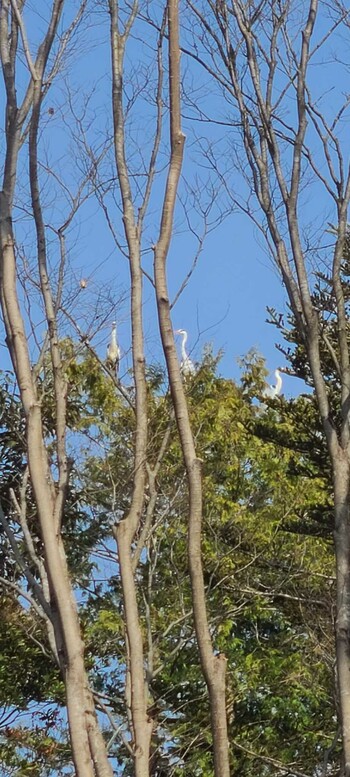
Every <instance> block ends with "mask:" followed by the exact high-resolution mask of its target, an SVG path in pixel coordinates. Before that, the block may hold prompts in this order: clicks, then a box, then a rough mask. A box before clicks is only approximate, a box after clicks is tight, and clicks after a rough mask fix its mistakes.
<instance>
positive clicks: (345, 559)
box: [334, 454, 350, 777]
mask: <svg viewBox="0 0 350 777" xmlns="http://www.w3.org/2000/svg"><path fill="white" fill-rule="evenodd" d="M334 510H335V529H334V546H335V557H336V579H337V606H336V621H335V642H336V657H337V669H338V687H339V706H340V715H341V725H342V737H343V769H344V777H349V775H350V516H349V461H348V457H347V455H346V454H343V455H340V456H339V462H338V463H337V464H335V466H334Z"/></svg>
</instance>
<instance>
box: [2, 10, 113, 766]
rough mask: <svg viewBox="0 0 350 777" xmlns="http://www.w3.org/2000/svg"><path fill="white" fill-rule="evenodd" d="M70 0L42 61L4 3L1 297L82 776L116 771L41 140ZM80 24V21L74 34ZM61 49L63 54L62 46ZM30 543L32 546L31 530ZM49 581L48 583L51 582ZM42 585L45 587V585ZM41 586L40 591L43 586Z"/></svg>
mask: <svg viewBox="0 0 350 777" xmlns="http://www.w3.org/2000/svg"><path fill="white" fill-rule="evenodd" d="M63 4H64V3H63V0H54V2H53V3H52V4H51V8H50V16H49V23H48V26H47V31H46V34H45V36H44V38H43V39H42V42H41V44H40V46H39V48H38V51H37V55H36V57H35V59H33V58H32V56H31V53H30V48H29V44H28V40H27V35H26V30H25V26H24V21H23V18H22V15H21V14H22V10H23V5H24V3H20V4H19V5H17V2H16V0H11V2H9V0H3V2H2V4H1V9H0V52H1V64H2V72H3V79H4V85H5V91H6V150H5V164H4V174H3V180H2V190H1V192H0V297H1V307H2V313H3V318H4V322H5V327H6V335H7V343H8V348H9V352H10V356H11V359H12V363H13V367H14V370H15V373H16V377H17V381H18V386H19V390H20V396H21V400H22V405H23V410H24V414H25V419H26V441H27V461H28V474H29V478H30V482H31V486H32V489H33V494H34V499H35V504H36V509H37V517H38V522H39V526H40V533H41V538H42V542H43V551H44V567H45V569H44V570H43V575H42V580H43V590H42V591H41V592H40V590H39V594H40V597H39V598H40V601H41V602H42V604H43V605H44V608H45V612H46V613H47V617H48V619H49V621H50V623H49V624H48V630H49V636H51V637H52V639H53V640H54V644H53V652H54V655H55V657H56V659H57V660H58V662H59V666H60V669H61V673H62V677H63V680H64V683H65V689H66V700H67V712H68V722H69V732H70V739H71V746H72V755H73V761H74V766H75V770H76V774H77V777H111V775H112V769H111V766H110V764H109V761H108V757H107V753H106V748H105V745H104V741H103V737H102V735H101V731H100V730H99V728H98V726H97V718H96V713H95V707H94V700H93V696H92V693H91V691H90V688H89V682H88V677H87V673H86V670H85V664H84V644H83V641H82V638H81V632H80V624H79V618H78V611H77V605H76V601H75V598H74V593H73V589H72V583H71V580H70V576H69V571H68V568H67V560H66V555H65V550H64V546H63V542H62V537H61V533H60V527H61V518H62V514H63V511H64V507H65V497H66V488H67V483H68V466H67V456H66V445H65V435H66V423H65V413H66V387H65V381H64V375H63V371H62V365H61V358H60V349H59V342H58V334H57V326H56V312H55V305H54V301H53V296H52V292H51V288H50V283H49V276H48V271H47V261H46V243H45V228H44V224H43V218H42V212H41V203H40V193H39V182H38V160H37V142H38V140H37V138H38V126H39V118H40V108H41V102H42V99H43V95H44V93H45V89H46V87H45V86H44V75H45V74H46V76H47V77H48V80H50V77H52V75H53V72H54V70H55V65H54V66H53V70H52V71H51V73H48V74H47V73H46V72H45V71H46V67H47V63H48V59H49V55H50V52H51V49H52V46H53V43H54V41H55V37H56V35H57V30H58V25H59V22H60V19H61V15H62V10H63ZM84 5H85V3H83V4H82V6H81V8H80V10H79V11H78V15H77V17H76V20H77V19H78V18H79V17H80V14H81V12H82V10H83V7H84ZM73 30H74V24H73V25H72V27H71V32H72V31H73ZM19 36H21V39H22V47H23V50H24V53H25V59H26V64H27V69H28V76H29V80H28V87H27V90H26V92H25V95H24V98H23V101H22V103H21V104H20V105H18V104H17V94H16V85H17V84H16V60H17V49H18V39H19ZM68 37H69V36H67V37H66V39H65V43H66V42H67V40H68ZM59 53H60V54H62V49H61V50H60V52H59ZM56 63H57V60H56ZM56 63H55V64H56ZM26 122H27V124H26ZM28 132H29V181H30V190H31V204H32V211H33V218H34V222H35V228H36V235H37V259H38V267H39V277H40V284H41V293H42V298H43V301H44V307H45V311H46V317H47V323H48V330H49V341H50V352H51V360H52V368H53V377H54V388H55V405H56V412H55V415H56V430H57V469H58V483H55V482H54V480H53V477H52V474H51V470H50V465H49V461H48V456H47V451H46V448H45V435H44V429H43V423H42V414H41V405H40V399H39V397H38V394H37V387H36V380H35V373H34V372H32V368H31V363H30V357H29V350H28V343H27V338H26V332H25V325H24V318H23V315H22V311H21V307H20V302H19V296H18V292H17V268H16V252H15V235H14V229H13V220H12V214H13V202H14V193H15V185H16V175H17V165H18V155H19V152H20V149H21V146H22V144H23V141H24V138H25V137H26V135H27V134H28ZM27 544H28V549H29V552H31V550H32V548H31V547H30V537H29V536H28V537H27ZM44 573H45V574H44ZM44 582H45V583H47V587H46V588H45V586H44ZM37 588H39V586H38V585H37ZM34 592H36V590H35V588H34Z"/></svg>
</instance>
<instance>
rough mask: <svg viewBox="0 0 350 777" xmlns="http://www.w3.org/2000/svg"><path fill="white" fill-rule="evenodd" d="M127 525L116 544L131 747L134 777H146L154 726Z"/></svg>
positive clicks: (123, 527)
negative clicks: (126, 655) (126, 656)
mask: <svg viewBox="0 0 350 777" xmlns="http://www.w3.org/2000/svg"><path fill="white" fill-rule="evenodd" d="M127 530H128V526H127V523H126V522H125V523H124V522H122V523H121V524H119V526H118V528H117V530H116V535H117V542H118V552H119V563H120V578H121V583H122V589H123V603H124V610H125V625H126V631H127V640H128V645H129V663H130V705H131V716H132V728H133V731H132V734H133V745H134V769H135V777H148V776H149V759H150V747H151V737H152V729H153V724H152V720H151V718H149V717H148V715H147V695H146V694H147V687H146V682H145V674H144V652H143V639H142V632H141V627H140V621H139V613H138V606H137V598H136V586H135V579H134V574H133V569H132V558H131V549H130V539H129V536H128V531H127Z"/></svg>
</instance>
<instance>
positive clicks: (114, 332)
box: [111, 324, 117, 345]
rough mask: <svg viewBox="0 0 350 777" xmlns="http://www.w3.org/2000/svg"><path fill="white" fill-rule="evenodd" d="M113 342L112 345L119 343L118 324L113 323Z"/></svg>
mask: <svg viewBox="0 0 350 777" xmlns="http://www.w3.org/2000/svg"><path fill="white" fill-rule="evenodd" d="M111 344H112V345H117V326H116V324H113V327H112V335H111Z"/></svg>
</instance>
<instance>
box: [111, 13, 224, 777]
mask: <svg viewBox="0 0 350 777" xmlns="http://www.w3.org/2000/svg"><path fill="white" fill-rule="evenodd" d="M109 8H110V16H111V45H112V68H113V117H114V145H115V159H116V167H117V173H118V179H119V186H120V193H121V199H122V214H123V222H124V230H125V237H126V241H127V253H128V259H129V264H130V277H131V322H132V340H133V369H134V379H135V392H136V427H135V476H134V489H133V499H132V505H131V508H130V512H129V513H128V515H127V516H126V517H125V519H124V520H123V521H121V523H120V524H119V525H118V526H117V527H116V529H115V536H116V540H117V543H118V553H119V559H120V569H121V579H122V587H123V598H124V610H125V620H126V629H127V643H128V653H129V665H128V673H129V676H128V682H127V690H128V691H129V699H128V703H129V704H130V710H131V719H132V734H133V749H134V759H135V773H136V774H137V775H140V777H141V775H142V777H145V776H146V775H147V774H148V773H149V771H148V770H149V749H150V741H151V734H152V721H151V720H150V718H149V717H148V715H147V686H146V683H145V675H144V653H143V643H142V635H141V630H140V622H139V615H138V606H137V597H136V586H135V580H134V570H133V564H132V558H131V548H132V543H133V541H134V538H135V534H136V531H137V529H138V526H139V522H140V518H141V515H142V509H143V503H144V498H145V484H146V452H147V396H146V382H145V369H144V365H145V359H144V338H143V329H142V277H143V273H142V264H141V248H142V243H141V240H142V231H143V222H144V217H145V214H146V211H147V208H148V205H149V200H150V196H151V191H152V185H153V181H154V176H155V165H156V160H157V155H158V150H159V145H160V141H161V129H162V110H163V105H162V84H163V63H162V59H161V47H162V42H163V38H164V34H165V22H167V36H168V39H169V58H168V77H169V95H170V106H169V110H170V125H171V129H170V145H171V150H170V161H169V170H168V175H167V180H166V187H165V194H164V200H163V208H162V217H161V227H160V233H159V238H158V241H157V244H156V245H155V246H154V271H155V289H156V297H157V307H158V316H159V325H160V331H161V337H162V343H163V348H164V353H165V358H166V362H167V367H168V374H169V381H170V390H171V394H172V399H173V403H174V410H175V416H176V421H177V425H178V430H179V435H180V440H181V445H182V450H183V455H184V460H185V465H186V469H187V477H188V485H189V499H190V506H189V551H188V552H189V565H190V576H191V585H192V595H193V611H194V622H195V629H196V635H197V640H198V647H199V653H200V659H201V665H202V669H203V673H204V677H205V680H206V683H207V686H208V689H209V697H210V705H211V716H212V732H213V748H214V761H215V774H216V775H221V777H223V776H224V775H228V774H229V761H228V740H227V725H226V709H225V671H226V659H225V657H224V656H221V655H219V656H216V655H215V654H214V652H213V646H212V641H211V636H210V631H209V625H208V618H207V612H206V601H205V587H204V580H203V571H202V563H201V515H202V495H201V465H200V461H199V460H198V458H197V456H196V450H195V444H194V437H193V433H192V430H191V423H190V420H189V413H188V408H187V401H186V395H185V390H184V385H183V383H182V379H181V374H180V367H179V363H178V359H177V355H176V349H175V343H174V334H173V330H172V324H171V319H170V302H169V298H168V291H167V282H166V275H165V262H166V258H167V255H168V251H169V246H170V241H171V236H172V231H173V218H174V211H175V205H176V197H177V191H178V184H179V179H180V174H181V167H182V159H183V146H184V136H183V134H182V131H181V119H180V116H181V112H180V48H179V36H178V26H179V21H178V14H179V9H178V3H177V0H169V2H168V3H167V4H166V7H165V10H164V16H163V23H162V25H161V26H160V31H159V35H160V38H159V48H158V86H157V92H156V109H157V121H156V129H155V133H154V140H153V148H152V150H151V154H150V162H149V167H148V170H147V171H146V184H145V188H144V191H143V195H142V198H141V202H140V204H139V207H138V210H137V212H136V210H135V205H134V201H135V196H134V197H133V187H132V182H133V176H132V173H131V171H130V169H129V167H128V163H127V151H126V142H127V141H126V134H125V125H126V121H125V111H124V108H123V75H124V72H123V59H124V53H125V44H126V41H127V38H128V36H129V34H130V32H131V29H132V26H133V24H134V22H135V19H136V15H137V12H138V4H137V3H136V2H135V3H134V4H133V6H132V10H131V13H130V16H129V17H128V19H127V20H126V21H125V22H124V26H123V29H122V30H121V23H120V20H119V15H118V6H117V3H116V2H115V0H110V3H109ZM148 676H149V672H148Z"/></svg>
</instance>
